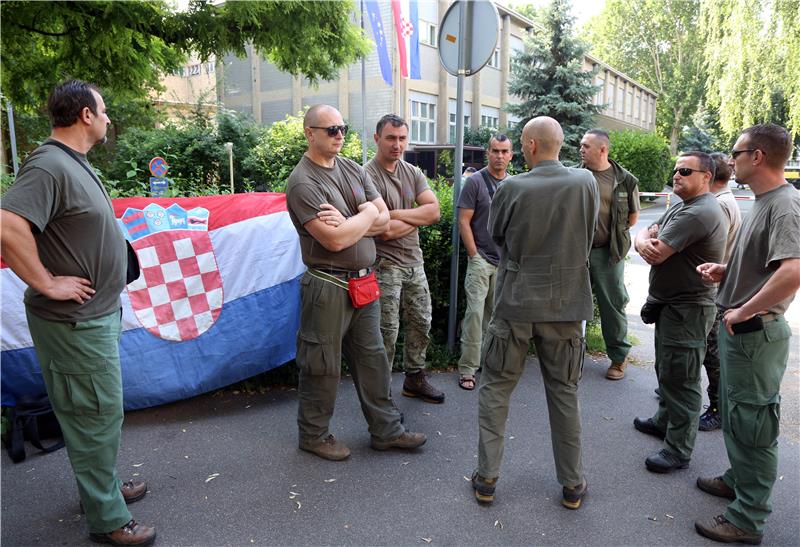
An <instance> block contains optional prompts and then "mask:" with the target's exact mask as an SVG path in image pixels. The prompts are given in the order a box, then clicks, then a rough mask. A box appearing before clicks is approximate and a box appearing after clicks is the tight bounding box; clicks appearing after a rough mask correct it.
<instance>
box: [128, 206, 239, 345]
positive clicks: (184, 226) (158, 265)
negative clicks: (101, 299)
mask: <svg viewBox="0 0 800 547" xmlns="http://www.w3.org/2000/svg"><path fill="white" fill-rule="evenodd" d="M119 222H120V224H121V225H122V228H123V231H124V232H125V234H126V237H127V238H128V240H129V241H130V242H131V246H132V247H133V248H134V250H135V251H136V255H137V256H138V258H139V265H140V266H141V270H142V273H141V275H140V276H139V278H138V279H137V280H135V281H134V282H132V283H130V284H129V285H128V296H129V297H130V301H131V307H132V308H133V311H134V313H135V314H136V318H137V319H138V320H139V322H140V323H141V324H142V326H143V327H144V328H146V329H147V330H148V331H150V332H151V333H152V334H154V335H156V336H158V337H160V338H163V339H165V340H172V341H175V342H180V341H183V340H190V339H192V338H196V337H197V336H200V335H201V334H203V333H204V332H205V331H207V330H208V329H210V328H211V326H212V325H213V324H214V322H215V321H216V320H217V318H218V317H219V315H220V313H221V312H222V304H223V290H222V277H221V276H220V273H219V267H218V265H217V259H216V256H215V255H214V248H213V246H212V244H211V238H210V237H209V234H208V210H207V209H203V208H195V209H191V210H189V211H186V210H184V209H183V208H182V207H180V206H179V205H177V204H172V205H170V206H169V207H168V208H166V209H164V208H163V207H161V206H159V205H156V204H152V203H151V204H150V205H148V206H147V207H145V208H144V209H127V210H126V211H125V213H124V214H123V215H122V218H121V219H119Z"/></svg>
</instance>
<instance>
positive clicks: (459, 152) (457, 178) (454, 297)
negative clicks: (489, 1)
mask: <svg viewBox="0 0 800 547" xmlns="http://www.w3.org/2000/svg"><path fill="white" fill-rule="evenodd" d="M471 17H472V3H471V2H460V3H459V27H460V31H459V32H460V34H459V44H458V78H457V80H456V81H457V87H456V148H455V158H454V159H453V252H452V254H451V255H450V308H449V315H448V318H447V349H448V350H450V352H451V353H454V352H455V347H456V322H457V317H458V256H459V254H460V253H459V250H460V240H459V233H458V196H459V194H460V193H461V174H462V173H463V172H464V77H465V75H466V72H467V71H466V69H465V67H466V66H467V62H468V58H467V55H468V52H467V40H466V36H467V29H468V28H471V27H470V26H468V20H467V19H468V18H471Z"/></svg>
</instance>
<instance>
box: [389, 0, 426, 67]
mask: <svg viewBox="0 0 800 547" xmlns="http://www.w3.org/2000/svg"><path fill="white" fill-rule="evenodd" d="M392 18H393V19H394V28H395V32H396V33H397V52H398V55H399V57H400V75H401V76H402V77H403V78H411V79H412V80H419V79H421V75H420V66H419V28H418V27H419V7H418V6H417V0H392Z"/></svg>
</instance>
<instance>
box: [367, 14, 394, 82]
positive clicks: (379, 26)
mask: <svg viewBox="0 0 800 547" xmlns="http://www.w3.org/2000/svg"><path fill="white" fill-rule="evenodd" d="M365 3H366V5H367V14H368V15H369V21H370V23H371V25H372V35H373V36H374V37H375V50H376V51H377V52H378V62H379V64H380V66H381V76H382V77H383V81H384V82H386V83H387V84H389V85H392V62H391V61H390V60H389V49H388V47H387V45H386V33H385V32H384V30H383V18H382V17H381V8H380V6H379V5H378V2H377V1H376V0H369V1H367V2H365Z"/></svg>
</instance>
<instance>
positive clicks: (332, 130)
mask: <svg viewBox="0 0 800 547" xmlns="http://www.w3.org/2000/svg"><path fill="white" fill-rule="evenodd" d="M308 127H310V128H311V129H324V130H325V131H326V132H327V133H328V136H329V137H335V136H336V134H337V133H338V132H339V131H341V132H342V137H346V136H347V131H348V130H349V129H350V128H349V127H348V126H346V125H331V126H330V127H318V126H316V125H309V126H308Z"/></svg>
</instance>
